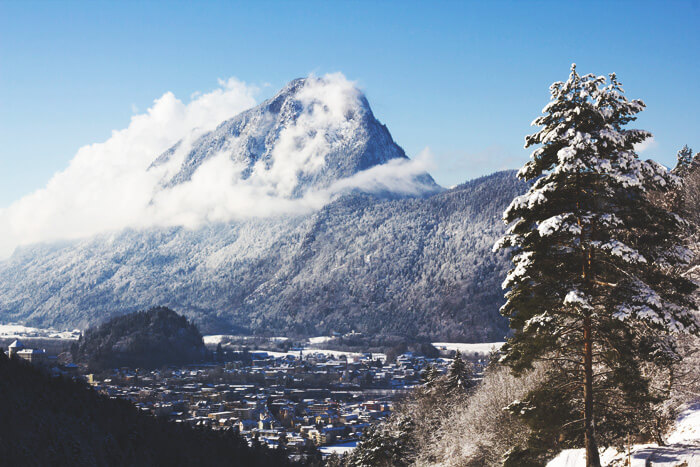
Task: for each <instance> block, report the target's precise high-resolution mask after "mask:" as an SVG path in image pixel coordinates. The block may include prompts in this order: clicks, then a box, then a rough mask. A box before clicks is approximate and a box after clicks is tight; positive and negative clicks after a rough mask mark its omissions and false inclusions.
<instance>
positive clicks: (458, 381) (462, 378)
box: [444, 352, 474, 394]
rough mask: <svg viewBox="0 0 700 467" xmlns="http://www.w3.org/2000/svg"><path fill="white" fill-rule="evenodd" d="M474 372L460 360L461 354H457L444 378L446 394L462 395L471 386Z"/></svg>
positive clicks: (469, 365)
mask: <svg viewBox="0 0 700 467" xmlns="http://www.w3.org/2000/svg"><path fill="white" fill-rule="evenodd" d="M473 372H474V369H473V368H472V366H471V364H467V363H466V362H465V361H464V359H462V354H460V353H459V352H457V354H456V355H455V358H454V360H452V364H451V365H450V368H449V370H448V371H447V375H446V377H445V382H444V385H445V388H446V392H448V393H454V394H463V393H464V392H466V390H467V389H469V388H470V387H471V386H472V384H471V376H472V374H473Z"/></svg>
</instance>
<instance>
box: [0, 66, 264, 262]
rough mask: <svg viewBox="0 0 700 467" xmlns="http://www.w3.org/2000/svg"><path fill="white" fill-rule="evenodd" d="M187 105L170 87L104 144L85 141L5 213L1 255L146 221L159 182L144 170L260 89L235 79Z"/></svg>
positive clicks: (0, 220) (0, 219)
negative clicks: (65, 162) (61, 166)
mask: <svg viewBox="0 0 700 467" xmlns="http://www.w3.org/2000/svg"><path fill="white" fill-rule="evenodd" d="M219 84H220V87H219V88H217V89H216V90H214V91H212V92H210V93H207V94H203V95H200V96H198V97H197V98H196V99H193V100H192V101H191V102H189V103H187V104H185V103H183V102H182V101H180V100H179V99H177V98H176V97H175V96H174V95H173V94H172V93H170V92H168V93H165V94H164V95H163V96H161V97H160V98H158V99H156V100H155V101H154V103H153V105H152V106H151V108H149V109H148V110H147V111H146V112H145V113H143V114H140V115H134V116H133V117H132V118H131V122H130V124H129V126H128V127H127V128H126V129H124V130H120V131H113V132H112V136H111V137H110V138H109V139H108V140H107V141H105V142H104V143H99V144H91V145H87V146H83V147H82V148H80V149H79V150H78V152H77V154H76V155H75V156H74V158H73V159H72V160H71V162H70V164H69V166H68V167H67V168H66V169H65V170H63V171H62V172H59V173H57V174H55V175H54V176H53V177H52V178H51V180H50V181H49V182H48V184H47V186H46V187H45V188H43V189H40V190H37V191H36V192H34V193H32V194H30V195H27V196H25V197H24V198H22V199H20V200H19V201H17V202H15V203H14V204H12V205H11V206H10V207H9V208H7V209H4V210H3V211H1V212H0V255H3V253H4V256H6V255H7V254H8V253H9V252H11V251H12V250H13V249H14V247H15V246H16V245H25V244H31V243H36V242H44V241H52V240H57V239H73V238H80V237H86V236H89V235H93V234H96V233H99V232H104V231H109V230H115V229H120V228H123V227H125V226H129V225H136V224H138V223H139V222H140V220H141V216H142V215H143V214H144V210H145V209H146V207H147V206H148V204H149V202H150V200H151V197H152V196H153V190H154V188H155V187H156V185H157V183H158V181H159V180H158V178H157V177H158V176H159V174H158V173H157V172H153V171H148V170H146V169H147V168H148V166H149V165H150V164H151V162H153V159H154V158H155V157H156V156H157V155H158V154H160V153H162V152H163V151H165V150H167V149H168V148H169V147H171V146H172V145H173V144H174V143H176V142H177V141H178V140H179V139H180V138H183V136H189V137H193V136H196V135H198V134H202V133H203V132H205V131H208V130H211V129H213V128H214V127H215V126H216V125H217V124H218V123H220V122H221V121H222V120H225V119H226V118H230V117H231V116H233V115H235V114H237V113H239V112H241V111H242V110H244V109H246V108H249V107H251V106H252V105H254V104H255V99H254V98H253V94H254V92H255V88H254V87H250V86H247V85H245V84H243V83H241V82H239V81H237V80H235V79H229V80H227V81H220V83H219Z"/></svg>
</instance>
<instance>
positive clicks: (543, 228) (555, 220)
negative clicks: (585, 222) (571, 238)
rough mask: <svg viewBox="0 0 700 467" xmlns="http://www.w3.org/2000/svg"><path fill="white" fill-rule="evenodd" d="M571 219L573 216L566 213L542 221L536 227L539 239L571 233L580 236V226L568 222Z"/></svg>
mask: <svg viewBox="0 0 700 467" xmlns="http://www.w3.org/2000/svg"><path fill="white" fill-rule="evenodd" d="M572 217H573V214H571V213H567V214H558V215H556V216H552V217H550V218H548V219H545V220H543V221H542V222H540V225H539V226H538V227H537V231H538V232H539V234H540V237H547V236H549V235H552V234H555V233H571V234H574V235H578V234H580V233H581V226H579V225H578V224H576V223H573V222H568V220H569V219H571V218H572Z"/></svg>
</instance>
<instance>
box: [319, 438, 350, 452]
mask: <svg viewBox="0 0 700 467" xmlns="http://www.w3.org/2000/svg"><path fill="white" fill-rule="evenodd" d="M356 447H357V441H350V442H349V443H342V444H335V445H333V446H322V447H320V448H318V450H319V451H321V454H323V455H324V456H330V455H331V454H333V453H336V454H337V455H339V456H342V455H343V454H345V453H346V452H350V451H352V450H353V449H355V448H356Z"/></svg>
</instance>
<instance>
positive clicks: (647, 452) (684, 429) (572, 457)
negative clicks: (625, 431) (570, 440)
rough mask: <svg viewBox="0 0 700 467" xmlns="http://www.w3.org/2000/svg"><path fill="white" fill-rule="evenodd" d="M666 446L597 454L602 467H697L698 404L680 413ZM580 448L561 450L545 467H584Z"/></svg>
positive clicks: (699, 447)
mask: <svg viewBox="0 0 700 467" xmlns="http://www.w3.org/2000/svg"><path fill="white" fill-rule="evenodd" d="M666 443H667V445H666V446H658V445H656V444H638V445H633V446H632V448H631V450H629V452H628V451H627V450H625V451H624V452H622V451H618V450H617V449H614V448H608V449H605V450H603V451H602V452H601V456H600V461H601V464H602V465H603V466H605V467H623V466H628V465H629V463H628V462H627V461H628V459H629V460H631V461H632V465H631V467H651V466H653V467H697V466H700V403H696V404H693V405H691V406H689V407H688V408H687V409H686V410H684V411H683V412H681V414H680V415H679V417H678V420H677V421H676V424H675V426H674V428H673V429H672V430H671V432H670V433H668V434H667V436H666ZM585 465H586V457H585V452H584V450H583V449H567V450H565V451H562V452H561V453H560V454H559V455H558V456H557V457H556V458H555V459H553V460H551V461H550V462H549V463H548V464H547V467H585Z"/></svg>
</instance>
